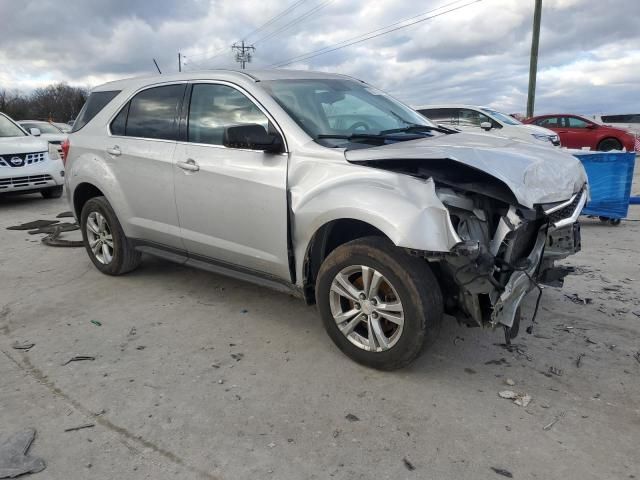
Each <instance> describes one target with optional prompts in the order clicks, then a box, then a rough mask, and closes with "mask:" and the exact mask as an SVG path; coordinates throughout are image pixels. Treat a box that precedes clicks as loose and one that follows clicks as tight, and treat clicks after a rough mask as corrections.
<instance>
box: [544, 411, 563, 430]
mask: <svg viewBox="0 0 640 480" xmlns="http://www.w3.org/2000/svg"><path fill="white" fill-rule="evenodd" d="M564 415H565V412H560V414H559V415H556V417H555V418H554V419H553V421H552V422H551V423H548V424H546V425H545V426H544V427H542V429H543V430H545V431H546V430H551V428H552V427H553V426H554V425H555V424H556V423H558V422H559V421H560V419H561V418H562V417H564Z"/></svg>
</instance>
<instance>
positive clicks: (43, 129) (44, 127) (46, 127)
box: [20, 122, 62, 135]
mask: <svg viewBox="0 0 640 480" xmlns="http://www.w3.org/2000/svg"><path fill="white" fill-rule="evenodd" d="M20 125H22V128H26V129H27V131H29V129H31V128H37V129H38V130H40V133H56V134H58V135H60V134H61V133H62V132H61V131H60V129H58V127H54V126H53V125H51V124H50V123H46V122H33V123H31V122H20Z"/></svg>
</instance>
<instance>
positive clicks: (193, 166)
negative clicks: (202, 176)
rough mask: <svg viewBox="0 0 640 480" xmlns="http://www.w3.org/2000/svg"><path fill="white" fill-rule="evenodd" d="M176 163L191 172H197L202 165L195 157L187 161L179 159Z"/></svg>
mask: <svg viewBox="0 0 640 480" xmlns="http://www.w3.org/2000/svg"><path fill="white" fill-rule="evenodd" d="M176 163H177V165H178V167H180V168H181V169H183V170H187V171H189V172H197V171H198V170H200V165H198V164H197V163H196V161H195V160H194V159H193V158H189V159H187V161H186V162H183V161H182V160H178V161H177V162H176Z"/></svg>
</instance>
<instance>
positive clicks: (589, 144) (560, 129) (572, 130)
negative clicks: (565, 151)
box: [526, 113, 636, 152]
mask: <svg viewBox="0 0 640 480" xmlns="http://www.w3.org/2000/svg"><path fill="white" fill-rule="evenodd" d="M526 123H528V124H532V125H538V126H541V127H545V128H548V129H550V130H553V131H554V132H556V133H557V134H558V135H559V136H560V144H561V145H562V146H563V147H567V148H579V149H583V148H588V149H589V150H599V151H603V152H607V151H609V150H622V149H626V150H627V151H630V152H633V151H635V150H636V137H635V136H634V135H632V134H631V133H629V132H628V131H626V130H623V129H621V128H615V127H609V126H607V125H601V124H599V123H596V122H595V121H593V120H590V119H588V118H586V117H583V116H580V115H572V114H563V113H560V114H558V113H556V114H549V115H538V116H536V117H532V118H528V119H527V120H526Z"/></svg>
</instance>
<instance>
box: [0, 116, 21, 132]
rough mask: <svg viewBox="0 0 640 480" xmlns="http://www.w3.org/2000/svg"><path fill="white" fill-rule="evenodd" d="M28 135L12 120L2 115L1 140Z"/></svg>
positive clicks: (0, 124)
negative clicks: (2, 138)
mask: <svg viewBox="0 0 640 480" xmlns="http://www.w3.org/2000/svg"><path fill="white" fill-rule="evenodd" d="M26 136H27V134H26V133H25V132H24V130H22V129H21V128H20V127H19V126H18V125H16V124H15V123H14V122H13V121H12V120H10V119H9V118H8V117H5V116H4V115H0V138H1V137H26Z"/></svg>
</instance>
